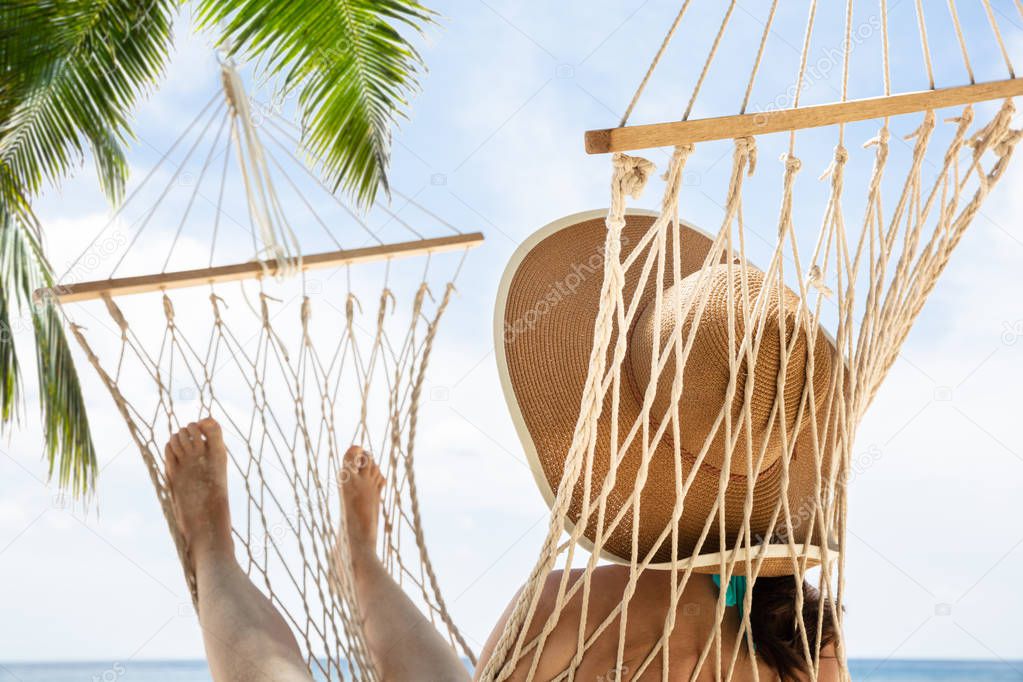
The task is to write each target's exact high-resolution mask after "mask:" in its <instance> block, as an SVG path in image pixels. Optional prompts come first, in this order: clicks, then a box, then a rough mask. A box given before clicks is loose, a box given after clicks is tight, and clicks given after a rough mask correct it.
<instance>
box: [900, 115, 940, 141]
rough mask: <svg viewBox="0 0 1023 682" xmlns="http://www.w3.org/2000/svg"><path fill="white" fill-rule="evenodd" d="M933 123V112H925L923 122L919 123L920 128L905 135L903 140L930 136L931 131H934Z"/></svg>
mask: <svg viewBox="0 0 1023 682" xmlns="http://www.w3.org/2000/svg"><path fill="white" fill-rule="evenodd" d="M934 122H935V118H934V112H933V111H927V112H925V113H924V120H923V122H922V123H920V127H918V128H917V129H916V130H914V131H913V132H911V133H910V134H909V135H906V137H905V138H904V139H906V140H912V139H913V138H914V137H916V138H923V137H927V136H929V135H930V134H931V131H932V130H934Z"/></svg>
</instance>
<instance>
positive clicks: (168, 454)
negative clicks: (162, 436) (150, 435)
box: [163, 443, 178, 480]
mask: <svg viewBox="0 0 1023 682" xmlns="http://www.w3.org/2000/svg"><path fill="white" fill-rule="evenodd" d="M177 466H178V457H177V455H175V454H174V451H173V450H171V446H170V443H167V445H165V446H164V448H163V471H164V473H165V474H166V475H167V479H168V480H170V479H173V478H174V472H175V471H176V470H177Z"/></svg>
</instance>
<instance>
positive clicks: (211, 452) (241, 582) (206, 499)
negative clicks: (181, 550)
mask: <svg viewBox="0 0 1023 682" xmlns="http://www.w3.org/2000/svg"><path fill="white" fill-rule="evenodd" d="M164 456H165V458H166V469H165V470H166V472H167V480H168V482H169V486H170V491H171V496H172V498H173V501H174V512H175V516H176V517H177V523H178V527H179V528H180V529H181V531H182V532H183V533H184V535H185V539H186V541H187V543H188V549H189V554H190V555H191V558H192V561H193V564H194V568H195V575H196V578H197V580H198V592H199V624H200V625H201V627H202V633H203V642H204V644H205V645H206V656H207V658H208V659H209V666H210V672H211V673H212V674H213V679H214V680H216V681H217V682H235V681H236V680H237V681H238V682H242V681H244V680H267V681H273V682H276V681H282V682H293V681H298V680H311V679H312V677H311V676H310V674H309V670H308V668H307V667H306V664H305V661H304V660H303V658H302V653H301V651H300V650H299V648H298V644H297V643H296V642H295V636H294V635H293V634H292V632H291V629H290V628H289V627H288V625H287V623H285V622H284V619H283V618H282V617H281V614H280V613H278V611H277V609H275V608H274V606H273V604H271V603H270V600H269V599H267V598H266V597H265V596H264V595H263V593H262V592H260V591H259V589H257V588H256V586H255V585H253V584H252V582H251V581H250V580H249V577H248V576H247V575H245V572H244V571H242V569H241V567H240V566H239V565H238V562H237V561H236V560H235V556H234V543H233V541H232V540H231V518H230V513H229V510H228V502H227V450H226V449H225V448H224V440H223V437H222V434H221V431H220V425H219V424H217V422H216V421H214V420H212V419H204V420H203V421H201V422H199V423H198V424H195V423H193V424H189V425H188V427H187V428H184V429H182V430H181V431H179V432H178V433H175V434H174V435H173V436H171V439H170V442H168V443H167V447H166V448H165V449H164Z"/></svg>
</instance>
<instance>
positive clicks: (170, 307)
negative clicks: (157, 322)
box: [163, 294, 174, 325]
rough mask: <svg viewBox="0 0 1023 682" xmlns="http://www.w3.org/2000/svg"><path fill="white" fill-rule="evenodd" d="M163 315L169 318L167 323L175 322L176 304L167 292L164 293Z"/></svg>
mask: <svg viewBox="0 0 1023 682" xmlns="http://www.w3.org/2000/svg"><path fill="white" fill-rule="evenodd" d="M163 315H164V317H166V318H167V324H169V325H173V324H174V304H173V303H171V300H170V296H168V295H167V294H164V295H163Z"/></svg>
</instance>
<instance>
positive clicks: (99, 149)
mask: <svg viewBox="0 0 1023 682" xmlns="http://www.w3.org/2000/svg"><path fill="white" fill-rule="evenodd" d="M174 7H175V2H173V1H172V0H146V1H145V2H138V1H137V0H100V1H98V2H96V1H94V0H63V1H62V2H40V1H39V0H7V1H5V2H4V3H0V25H2V26H4V27H5V31H4V34H3V36H2V40H0V43H3V44H4V46H3V48H0V73H2V74H5V75H4V77H3V80H4V82H3V83H2V84H0V92H3V93H4V96H5V103H4V104H3V105H0V164H3V165H4V166H6V168H7V174H8V175H9V177H10V178H12V179H13V180H14V181H16V182H17V183H18V184H19V185H20V190H21V191H22V193H24V194H25V195H26V196H34V195H35V194H36V193H37V192H38V191H39V189H40V188H41V187H42V186H43V184H44V183H57V182H59V181H60V180H62V179H63V178H64V177H65V176H66V175H67V173H68V172H70V171H71V170H72V169H74V168H77V166H78V165H80V164H81V162H82V159H83V158H84V152H85V147H86V146H88V147H90V148H91V150H92V152H93V157H94V159H95V160H96V169H97V173H98V175H99V178H100V183H101V185H102V187H103V189H104V191H105V192H106V193H107V194H108V195H109V196H110V197H111V198H113V199H116V198H118V197H119V196H120V194H121V192H122V190H123V187H124V182H125V178H126V176H127V165H126V163H125V160H124V152H123V148H122V145H123V143H124V142H125V141H126V140H127V139H128V138H129V137H130V132H129V127H128V119H127V116H128V112H130V111H131V109H132V107H133V106H134V105H135V103H136V101H137V100H138V98H139V96H140V95H141V94H142V93H144V92H146V91H147V90H148V89H149V88H150V87H151V86H152V85H153V84H154V83H155V82H156V80H157V78H158V77H159V76H160V74H161V73H162V71H163V68H164V65H165V63H166V61H167V58H168V54H169V53H170V47H171V24H172V13H173V10H174Z"/></svg>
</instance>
